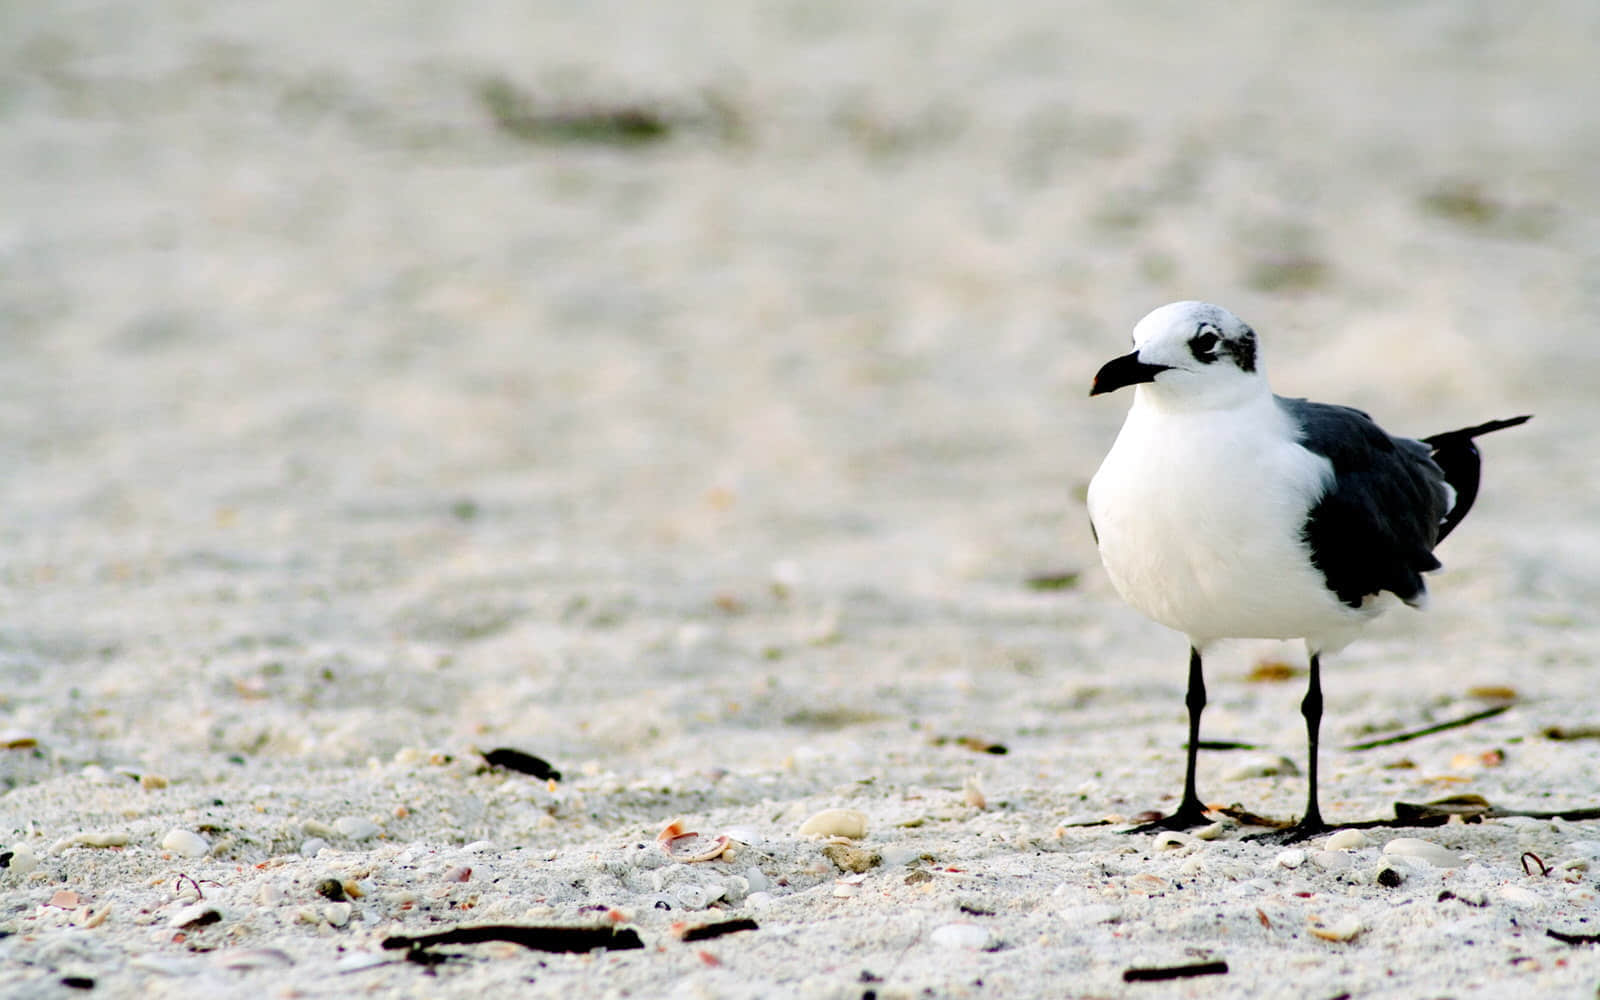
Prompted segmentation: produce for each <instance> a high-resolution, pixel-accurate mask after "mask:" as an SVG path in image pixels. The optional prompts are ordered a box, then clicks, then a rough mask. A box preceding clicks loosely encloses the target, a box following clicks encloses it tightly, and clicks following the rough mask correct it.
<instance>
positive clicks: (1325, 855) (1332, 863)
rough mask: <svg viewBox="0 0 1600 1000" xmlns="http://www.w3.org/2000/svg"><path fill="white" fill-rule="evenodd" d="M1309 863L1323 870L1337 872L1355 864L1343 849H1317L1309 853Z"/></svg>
mask: <svg viewBox="0 0 1600 1000" xmlns="http://www.w3.org/2000/svg"><path fill="white" fill-rule="evenodd" d="M1311 863H1312V864H1314V865H1316V866H1317V867H1318V868H1321V869H1322V870H1323V871H1328V872H1339V871H1344V870H1345V869H1346V868H1349V867H1350V866H1351V865H1353V864H1355V861H1354V860H1353V859H1351V857H1350V855H1348V854H1346V853H1345V852H1344V851H1317V852H1316V853H1315V854H1312V855H1311Z"/></svg>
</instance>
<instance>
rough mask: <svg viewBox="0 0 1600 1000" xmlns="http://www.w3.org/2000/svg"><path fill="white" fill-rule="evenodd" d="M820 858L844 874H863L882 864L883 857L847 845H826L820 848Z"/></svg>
mask: <svg viewBox="0 0 1600 1000" xmlns="http://www.w3.org/2000/svg"><path fill="white" fill-rule="evenodd" d="M822 856H823V857H825V858H827V859H828V860H829V861H832V862H833V863H834V864H835V865H836V866H837V867H838V868H839V870H840V871H845V872H857V873H859V872H864V871H868V870H870V869H873V868H876V867H878V865H880V864H882V863H883V857H882V855H880V854H879V853H878V852H877V851H866V850H862V849H861V848H859V847H851V846H850V845H849V844H826V845H824V846H823V848H822Z"/></svg>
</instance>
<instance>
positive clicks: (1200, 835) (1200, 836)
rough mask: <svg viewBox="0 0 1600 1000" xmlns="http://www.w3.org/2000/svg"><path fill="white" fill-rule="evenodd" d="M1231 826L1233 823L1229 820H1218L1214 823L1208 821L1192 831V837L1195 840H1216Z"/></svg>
mask: <svg viewBox="0 0 1600 1000" xmlns="http://www.w3.org/2000/svg"><path fill="white" fill-rule="evenodd" d="M1232 826H1233V824H1232V823H1231V822H1227V821H1223V820H1219V821H1217V822H1215V823H1208V824H1206V825H1205V826H1202V827H1201V828H1200V829H1198V830H1196V831H1195V832H1194V837H1195V839H1197V840H1216V839H1217V838H1218V837H1220V836H1222V835H1223V834H1224V833H1225V832H1227V830H1228V829H1229V828H1230V827H1232Z"/></svg>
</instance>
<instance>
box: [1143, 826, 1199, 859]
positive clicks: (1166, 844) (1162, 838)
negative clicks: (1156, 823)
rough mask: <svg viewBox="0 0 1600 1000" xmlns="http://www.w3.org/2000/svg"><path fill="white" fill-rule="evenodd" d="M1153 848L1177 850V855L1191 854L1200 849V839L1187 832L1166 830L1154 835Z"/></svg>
mask: <svg viewBox="0 0 1600 1000" xmlns="http://www.w3.org/2000/svg"><path fill="white" fill-rule="evenodd" d="M1154 846H1155V849H1156V850H1158V851H1177V852H1178V856H1179V857H1183V856H1184V855H1186V854H1193V853H1194V852H1195V851H1198V850H1199V849H1200V841H1199V840H1197V839H1196V838H1194V837H1192V836H1190V835H1189V834H1187V833H1179V832H1178V831H1176V830H1168V831H1166V832H1165V833H1160V834H1157V835H1156V839H1155V844H1154Z"/></svg>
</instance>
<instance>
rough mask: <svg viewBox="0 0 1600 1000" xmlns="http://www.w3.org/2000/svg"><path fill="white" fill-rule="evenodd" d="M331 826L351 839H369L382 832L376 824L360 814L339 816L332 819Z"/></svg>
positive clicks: (341, 834)
mask: <svg viewBox="0 0 1600 1000" xmlns="http://www.w3.org/2000/svg"><path fill="white" fill-rule="evenodd" d="M333 828H334V829H335V830H337V831H338V832H339V835H340V836H343V837H349V838H350V839H351V840H371V839H372V838H373V837H376V836H377V835H378V834H379V833H382V832H383V831H382V830H381V829H380V828H379V826H378V824H376V823H374V822H373V821H372V820H370V819H366V818H365V817H362V816H340V817H339V818H338V819H336V820H334V821H333Z"/></svg>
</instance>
